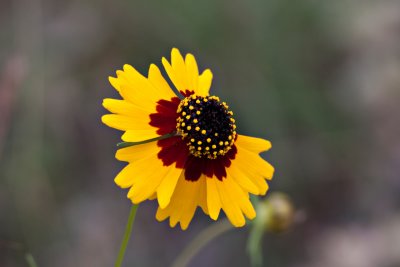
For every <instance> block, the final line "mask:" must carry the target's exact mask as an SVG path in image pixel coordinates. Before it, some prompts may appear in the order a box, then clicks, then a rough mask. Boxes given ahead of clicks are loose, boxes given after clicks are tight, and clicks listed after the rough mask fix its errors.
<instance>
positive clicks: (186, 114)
mask: <svg viewBox="0 0 400 267" xmlns="http://www.w3.org/2000/svg"><path fill="white" fill-rule="evenodd" d="M177 113H178V114H179V117H178V118H177V124H176V129H177V132H178V134H180V135H182V139H184V140H186V141H187V145H188V147H189V151H190V153H191V154H192V155H194V156H196V157H198V158H203V157H207V158H209V159H215V158H217V157H218V156H223V155H225V154H226V153H227V152H228V151H229V150H230V149H231V148H232V145H233V143H234V141H235V139H236V125H235V119H234V118H233V117H232V116H233V112H232V111H230V110H229V107H228V105H227V104H226V103H225V102H220V100H219V98H218V97H216V96H197V95H191V96H189V97H186V98H184V99H183V100H182V101H181V102H180V104H179V107H178V110H177Z"/></svg>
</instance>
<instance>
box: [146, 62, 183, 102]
mask: <svg viewBox="0 0 400 267" xmlns="http://www.w3.org/2000/svg"><path fill="white" fill-rule="evenodd" d="M148 76H149V77H148V79H149V81H150V83H151V84H152V85H153V86H154V87H155V88H157V92H158V94H160V97H161V98H162V99H167V100H169V99H171V98H172V97H175V96H176V95H175V93H174V91H172V89H171V87H169V85H168V83H167V81H166V80H165V79H164V77H163V76H162V74H161V71H160V69H159V68H158V67H157V66H156V65H154V64H151V65H150V68H149V75H148Z"/></svg>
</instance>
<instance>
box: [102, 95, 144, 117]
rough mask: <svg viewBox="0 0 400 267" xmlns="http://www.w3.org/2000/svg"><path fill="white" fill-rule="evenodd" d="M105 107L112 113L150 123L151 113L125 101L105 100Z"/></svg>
mask: <svg viewBox="0 0 400 267" xmlns="http://www.w3.org/2000/svg"><path fill="white" fill-rule="evenodd" d="M103 107H104V108H106V109H107V110H109V111H110V112H111V113H115V114H121V115H126V116H130V117H132V118H137V117H139V118H141V119H144V120H148V121H149V122H150V117H149V115H150V114H151V113H150V112H148V111H146V110H143V109H141V108H140V107H138V106H135V105H134V104H132V103H130V102H128V101H125V100H119V99H111V98H106V99H104V100H103Z"/></svg>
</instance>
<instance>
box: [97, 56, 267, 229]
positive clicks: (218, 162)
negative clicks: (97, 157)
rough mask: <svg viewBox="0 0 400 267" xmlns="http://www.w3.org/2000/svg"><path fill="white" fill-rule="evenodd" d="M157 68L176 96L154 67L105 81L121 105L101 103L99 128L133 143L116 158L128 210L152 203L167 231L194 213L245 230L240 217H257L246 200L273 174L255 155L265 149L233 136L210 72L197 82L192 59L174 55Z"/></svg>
mask: <svg viewBox="0 0 400 267" xmlns="http://www.w3.org/2000/svg"><path fill="white" fill-rule="evenodd" d="M162 64H163V66H164V68H165V71H166V73H167V74H168V77H169V78H170V80H171V81H172V83H173V85H174V86H175V87H176V89H177V91H179V94H175V93H174V91H173V90H172V89H171V87H170V86H169V84H168V82H167V81H166V80H165V79H164V77H163V76H162V74H161V72H160V70H159V68H158V67H157V66H156V65H154V64H151V65H150V68H149V72H148V77H145V76H143V75H141V74H140V73H139V72H138V71H137V70H135V69H134V68H133V67H132V66H130V65H124V67H123V70H118V71H117V78H114V77H109V80H110V83H111V84H112V85H113V87H114V88H115V89H116V90H117V91H118V92H119V94H120V95H121V97H122V99H121V100H117V99H104V101H103V106H104V107H105V108H106V109H107V110H109V111H110V112H111V113H112V114H107V115H104V116H103V117H102V121H103V123H105V124H106V125H108V126H110V127H112V128H115V129H118V130H121V131H124V134H123V135H122V140H123V141H125V142H135V143H134V144H135V145H134V146H129V147H125V148H121V149H119V150H118V151H117V153H116V158H117V159H118V160H120V161H125V162H128V165H127V166H126V167H125V168H124V169H123V170H122V171H121V172H120V173H119V174H118V175H117V176H116V178H115V183H116V184H117V185H118V186H120V187H122V188H130V189H129V192H128V198H129V199H131V201H132V202H133V203H134V204H138V203H140V202H143V201H145V200H147V199H150V200H152V199H157V200H158V204H159V207H158V210H157V214H156V219H157V220H158V221H163V220H165V219H167V218H168V217H169V218H170V220H169V222H170V226H171V227H175V225H176V224H177V223H178V222H179V223H180V226H181V228H182V229H183V230H184V229H186V228H187V227H188V225H189V223H190V221H191V220H192V218H193V215H194V213H195V211H196V209H197V207H198V206H200V207H201V209H202V210H203V212H204V213H205V214H207V215H209V216H210V217H211V218H212V219H213V220H217V219H218V217H219V213H220V210H221V209H222V210H223V211H224V212H225V214H226V216H227V217H228V219H229V220H230V222H231V223H232V224H233V225H234V226H236V227H240V226H243V225H245V222H246V221H245V217H244V216H246V217H247V218H248V219H253V218H254V217H255V216H256V212H255V210H254V208H253V205H252V203H251V202H250V199H249V193H251V194H254V195H265V194H266V192H267V190H268V184H267V182H266V180H265V179H268V180H269V179H271V178H272V175H273V172H274V168H273V167H272V166H271V165H270V164H269V163H268V162H266V161H265V160H263V159H262V158H261V157H260V156H259V153H261V152H263V151H266V150H268V149H270V147H271V143H270V142H269V141H266V140H263V139H260V138H255V137H249V136H244V135H239V134H237V133H236V125H235V119H234V118H233V112H232V111H230V110H229V107H228V105H227V104H226V103H225V102H222V101H220V99H219V98H218V97H216V96H210V95H209V89H210V87H211V80H212V77H213V75H212V73H211V71H210V70H209V69H207V70H205V71H204V72H203V73H202V74H201V75H200V74H199V71H198V67H197V63H196V60H195V58H194V56H193V55H192V54H187V55H186V56H185V58H183V57H182V55H181V53H180V52H179V50H178V49H176V48H174V49H172V52H171V63H170V62H168V60H167V59H165V58H163V59H162Z"/></svg>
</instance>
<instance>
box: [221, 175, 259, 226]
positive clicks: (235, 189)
mask: <svg viewBox="0 0 400 267" xmlns="http://www.w3.org/2000/svg"><path fill="white" fill-rule="evenodd" d="M223 182H224V183H225V188H226V189H227V192H228V194H229V195H230V199H232V200H233V201H234V202H236V203H237V205H238V206H239V208H240V209H241V210H242V211H243V213H244V215H245V216H246V217H247V218H249V219H254V218H255V217H256V211H255V210H254V207H253V205H252V204H251V202H250V199H249V194H248V193H246V192H244V191H243V189H242V188H240V187H239V185H237V184H236V183H235V181H234V180H232V179H231V177H229V176H228V177H227V178H226V179H224V180H223Z"/></svg>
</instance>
